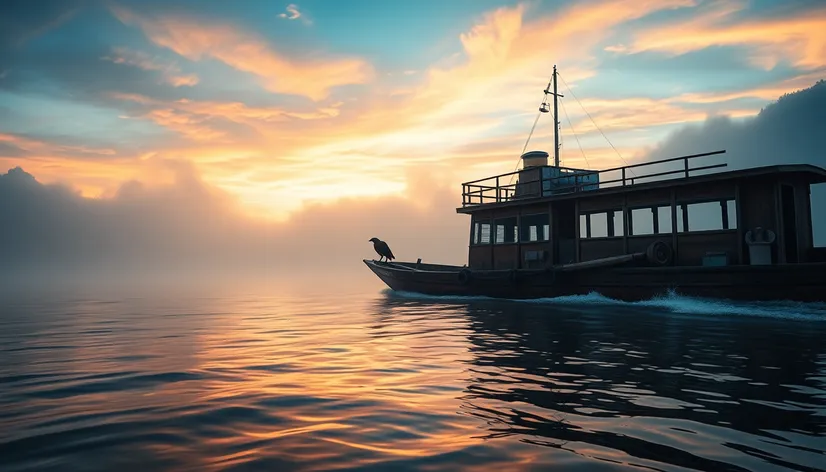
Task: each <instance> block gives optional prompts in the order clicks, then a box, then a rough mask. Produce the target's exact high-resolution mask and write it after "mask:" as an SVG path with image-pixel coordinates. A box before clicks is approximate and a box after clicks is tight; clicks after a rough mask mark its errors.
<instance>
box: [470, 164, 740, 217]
mask: <svg viewBox="0 0 826 472" xmlns="http://www.w3.org/2000/svg"><path fill="white" fill-rule="evenodd" d="M725 152H726V151H724V150H723V151H714V152H707V153H703V154H692V155H690V156H682V157H674V158H671V159H662V160H659V161H651V162H644V163H641V164H632V165H627V166H623V167H615V168H612V169H604V170H584V169H572V168H568V167H554V166H540V167H530V168H527V169H522V170H519V171H515V172H508V173H507V174H500V175H496V176H493V177H485V178H483V179H478V180H473V181H470V182H465V183H463V184H462V207H468V206H476V205H484V204H490V203H502V202H510V201H515V200H518V201H524V200H531V199H536V198H542V197H548V196H553V195H560V194H570V193H577V192H587V191H592V190H597V189H602V188H609V187H620V186H621V187H629V186H633V185H638V184H641V183H647V182H650V181H651V180H650V179H653V178H656V177H668V176H675V177H678V178H688V177H691V176H692V175H697V173H698V172H700V171H706V170H711V169H718V168H721V167H726V166H727V164H714V165H706V166H700V167H691V166H690V165H689V161H691V160H692V159H696V158H698V157H706V156H713V155H717V154H723V153H725ZM666 164H670V165H672V166H676V167H678V168H677V169H672V170H657V169H656V167H657V166H663V165H666ZM640 170H642V171H643V172H648V173H644V174H642V175H638V172H639V171H640ZM655 170H656V171H655ZM652 171H655V172H652ZM513 176H516V177H518V180H517V182H516V183H510V181H512V180H513V179H512V177H513ZM657 180H665V179H657ZM641 181H642V182H641Z"/></svg>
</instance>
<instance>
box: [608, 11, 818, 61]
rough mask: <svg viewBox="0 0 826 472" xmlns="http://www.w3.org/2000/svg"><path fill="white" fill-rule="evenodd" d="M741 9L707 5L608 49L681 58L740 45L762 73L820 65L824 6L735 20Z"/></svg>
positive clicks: (643, 30) (641, 32)
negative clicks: (787, 65) (784, 64)
mask: <svg viewBox="0 0 826 472" xmlns="http://www.w3.org/2000/svg"><path fill="white" fill-rule="evenodd" d="M745 8H746V3H745V2H742V1H731V0H724V1H719V2H711V4H710V5H709V6H708V9H709V10H708V11H706V12H703V13H701V14H698V15H696V16H693V17H691V18H689V19H686V20H682V21H675V22H672V23H671V24H665V25H663V24H658V25H656V26H651V27H649V28H644V29H641V30H638V31H637V32H636V33H634V35H633V40H632V41H631V43H630V44H629V45H627V46H626V45H613V46H612V47H610V49H609V50H610V51H613V52H618V53H626V54H633V53H639V52H643V51H661V52H666V53H670V54H685V53H687V52H691V51H697V50H701V49H704V48H708V47H721V46H745V47H748V48H749V49H750V53H749V57H750V60H751V61H752V63H753V64H754V65H756V66H758V67H761V68H764V69H767V70H768V69H772V68H773V67H774V66H775V65H777V64H778V63H780V62H784V61H788V62H789V63H790V64H791V65H793V66H795V67H799V68H803V69H814V68H819V67H823V66H826V54H824V51H826V8H824V7H821V8H814V9H809V10H807V11H803V12H799V13H795V14H791V15H785V16H784V15H773V16H769V17H765V18H745V19H744V18H741V17H738V16H737V14H739V13H742V12H743V11H744V10H745Z"/></svg>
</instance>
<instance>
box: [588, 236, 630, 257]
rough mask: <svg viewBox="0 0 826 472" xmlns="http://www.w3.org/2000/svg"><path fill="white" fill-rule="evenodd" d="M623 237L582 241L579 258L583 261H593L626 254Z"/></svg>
mask: <svg viewBox="0 0 826 472" xmlns="http://www.w3.org/2000/svg"><path fill="white" fill-rule="evenodd" d="M624 247H625V246H624V243H623V238H622V237H613V238H597V239H582V240H581V241H580V242H579V257H580V260H582V261H592V260H594V259H602V258H603V257H611V256H616V255H620V254H625V249H624Z"/></svg>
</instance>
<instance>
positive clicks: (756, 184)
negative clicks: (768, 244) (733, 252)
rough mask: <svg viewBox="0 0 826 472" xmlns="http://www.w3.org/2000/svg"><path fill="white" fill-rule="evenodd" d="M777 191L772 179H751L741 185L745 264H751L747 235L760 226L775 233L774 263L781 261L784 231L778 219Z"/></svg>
mask: <svg viewBox="0 0 826 472" xmlns="http://www.w3.org/2000/svg"><path fill="white" fill-rule="evenodd" d="M776 191H777V189H776V186H775V181H774V180H771V179H749V180H743V181H741V182H740V184H739V192H740V213H741V216H740V220H741V228H740V230H739V233H740V239H741V240H742V244H741V249H742V260H743V262H742V263H743V264H749V256H748V254H749V253H748V251H749V249H748V245H747V244H746V242H745V237H746V233H747V232H748V231H750V230H753V229H754V228H757V227H758V226H760V227H762V228H765V229H770V230H772V231H774V233H775V235H776V236H777V237H776V239H775V243H774V244H773V245H772V260H773V261H774V262H777V261H778V260H779V257H778V256H779V248H780V246H781V244H782V242H781V239H782V233H783V231H781V228H780V222H779V217H778V208H779V196H778V195H777V194H776Z"/></svg>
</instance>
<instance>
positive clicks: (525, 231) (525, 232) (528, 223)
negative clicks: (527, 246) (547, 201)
mask: <svg viewBox="0 0 826 472" xmlns="http://www.w3.org/2000/svg"><path fill="white" fill-rule="evenodd" d="M550 222H551V219H550V217H549V216H548V214H547V213H540V214H536V215H525V216H523V217H522V222H521V223H522V235H521V241H523V242H532V241H547V240H548V239H549V235H550V231H549V229H550Z"/></svg>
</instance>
